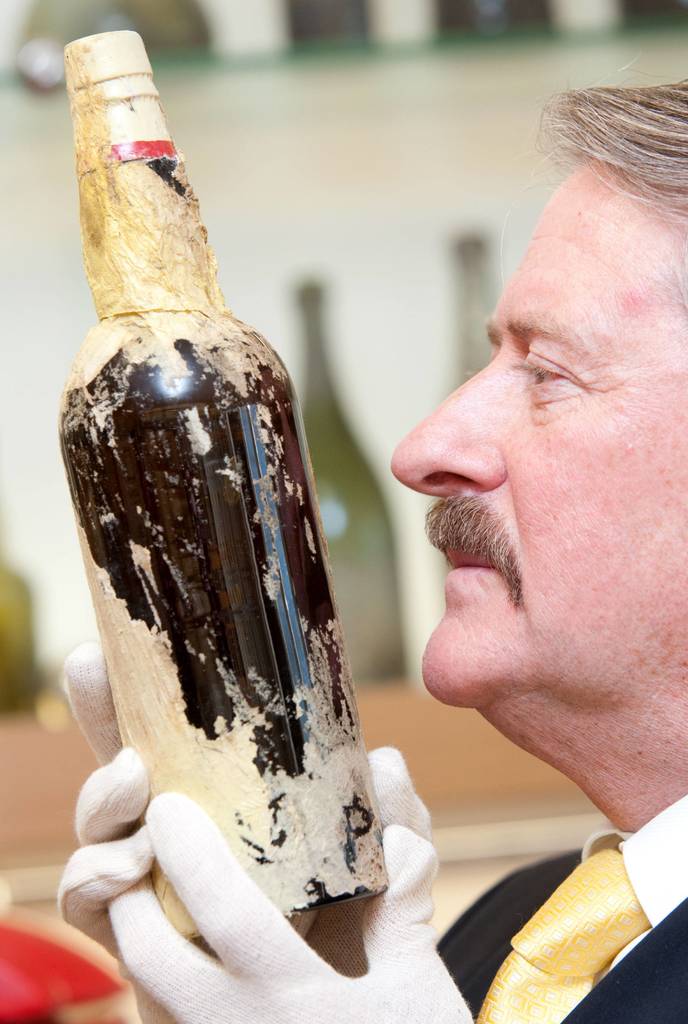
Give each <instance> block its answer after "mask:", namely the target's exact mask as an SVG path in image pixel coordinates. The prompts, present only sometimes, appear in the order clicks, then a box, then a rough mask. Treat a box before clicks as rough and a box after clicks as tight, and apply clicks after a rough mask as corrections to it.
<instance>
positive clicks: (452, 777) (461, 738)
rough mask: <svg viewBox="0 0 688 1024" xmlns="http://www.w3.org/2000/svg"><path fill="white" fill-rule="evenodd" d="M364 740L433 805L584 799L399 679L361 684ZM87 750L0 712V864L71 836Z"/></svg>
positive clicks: (478, 722)
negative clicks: (394, 752)
mask: <svg viewBox="0 0 688 1024" xmlns="http://www.w3.org/2000/svg"><path fill="white" fill-rule="evenodd" d="M358 703H359V709H360V712H361V718H362V721H363V729H364V734H365V740H366V744H367V746H368V749H372V748H374V747H377V746H382V745H392V746H396V747H399V748H400V749H401V750H402V752H403V753H404V756H405V757H406V760H407V763H408V765H409V768H410V771H411V775H412V777H413V779H414V781H415V784H416V787H417V789H418V792H419V793H420V794H421V796H422V797H423V799H424V800H425V801H426V803H427V804H428V805H429V807H430V808H431V810H432V811H433V812H434V813H435V814H438V813H439V814H440V816H446V817H448V818H451V819H452V820H455V821H460V820H476V818H478V819H482V820H488V821H489V820H494V819H495V816H496V819H497V820H502V819H503V818H505V817H508V816H509V809H510V808H514V809H515V814H516V815H519V814H520V815H522V814H524V813H528V811H529V810H530V811H532V813H534V814H542V813H554V814H556V813H568V812H569V811H577V810H586V809H588V808H589V807H590V805H589V803H588V802H587V801H586V800H585V798H584V797H582V795H581V794H580V793H579V792H578V790H577V789H576V788H575V786H573V784H572V783H571V782H569V781H568V780H567V779H565V778H564V777H563V776H562V775H560V774H559V773H558V772H556V771H554V770H553V769H551V768H548V767H547V766H546V765H544V764H542V763H541V762H540V761H537V760H536V759H535V758H533V757H531V756H530V755H528V754H526V753H524V752H523V751H521V750H519V749H518V748H517V747H515V746H514V745H513V744H511V743H509V742H508V741H507V740H505V739H504V738H503V737H501V736H500V735H499V734H498V733H497V732H496V731H495V730H494V729H493V728H492V727H491V726H490V725H488V724H487V723H486V722H485V721H483V719H482V718H481V717H480V716H479V715H478V714H477V713H476V712H474V711H468V710H463V709H458V708H449V707H445V706H444V705H441V704H439V703H437V702H436V701H434V700H433V699H432V698H430V697H429V696H427V695H426V694H425V693H424V692H419V691H417V690H413V689H411V688H410V687H406V686H384V687H379V688H373V687H371V688H368V689H362V690H359V693H358ZM94 767H95V759H94V757H93V754H92V753H91V751H90V749H89V747H88V745H87V744H86V742H85V740H84V739H83V738H82V736H81V734H80V732H79V730H78V729H77V727H76V726H75V725H72V726H70V727H69V728H67V729H65V730H64V731H61V732H48V731H46V730H45V729H43V728H42V727H40V726H39V725H38V723H37V722H35V721H34V720H33V719H32V718H30V717H28V716H18V717H11V718H5V719H2V720H0V780H1V781H0V866H18V865H31V864H39V863H41V862H43V863H47V862H49V861H50V860H51V859H54V860H55V861H57V860H59V859H60V858H61V857H63V856H64V854H65V853H66V852H67V851H69V850H70V849H72V848H73V847H74V846H75V845H76V840H75V838H74V831H73V820H74V807H75V802H76V796H77V793H78V791H79V788H80V787H81V785H82V783H83V782H84V780H85V779H86V776H87V775H88V774H89V772H91V771H92V770H93V768H94Z"/></svg>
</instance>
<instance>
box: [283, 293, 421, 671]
mask: <svg viewBox="0 0 688 1024" xmlns="http://www.w3.org/2000/svg"><path fill="white" fill-rule="evenodd" d="M297 299H298V304H299V308H300V311H301V316H302V320H303V331H304V336H305V342H306V358H307V369H306V388H305V397H304V406H303V415H304V421H305V427H306V435H307V437H308V444H309V448H310V453H311V459H312V462H313V471H314V473H315V481H316V486H317V490H318V496H319V499H320V512H321V515H322V521H323V527H324V530H325V536H326V537H327V543H328V547H329V551H330V558H331V565H332V572H333V575H334V587H335V594H336V596H337V603H338V605H339V609H340V612H341V616H342V621H343V624H344V633H345V636H346V640H347V647H348V650H349V654H350V657H351V662H352V668H353V675H354V679H355V680H356V681H357V682H359V683H362V682H370V681H380V680H384V679H387V680H389V679H394V678H396V679H399V678H400V677H401V676H402V674H403V653H402V640H401V623H400V613H399V599H398V590H397V579H396V570H395V557H394V542H393V537H392V528H391V524H390V520H389V516H388V513H387V509H386V507H385V502H384V498H383V495H382V492H381V490H380V487H379V485H378V483H377V481H376V479H375V477H374V475H373V473H372V471H371V469H370V466H369V465H368V462H367V461H366V458H365V456H364V455H363V453H362V452H361V449H360V448H359V446H358V444H357V442H356V440H355V439H354V437H353V435H352V433H351V431H350V429H349V427H348V425H347V423H346V419H345V417H344V413H343V411H342V408H341V405H340V404H339V401H338V399H337V394H336V392H335V389H334V387H333V383H332V375H331V371H330V367H329V364H328V359H327V352H326V348H325V331H324V323H323V320H324V317H323V300H324V292H323V288H322V286H321V285H320V284H318V283H316V282H308V283H305V284H303V285H301V286H300V287H299V288H298V290H297Z"/></svg>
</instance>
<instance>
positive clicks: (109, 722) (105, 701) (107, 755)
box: [65, 643, 122, 764]
mask: <svg viewBox="0 0 688 1024" xmlns="http://www.w3.org/2000/svg"><path fill="white" fill-rule="evenodd" d="M65 681H66V690H67V696H68V697H69V703H70V704H71V707H72V713H73V714H74V717H75V718H76V720H77V722H78V723H79V727H80V729H81V731H82V732H83V734H84V736H85V737H86V739H87V740H88V742H89V744H90V746H91V748H92V750H93V753H94V754H95V755H96V757H97V758H98V761H99V763H100V764H107V762H108V761H111V760H112V758H113V757H114V756H115V754H116V753H117V752H118V751H119V750H121V748H122V739H121V737H120V734H119V727H118V725H117V716H116V714H115V706H114V704H113V702H112V692H111V690H110V684H109V682H108V677H107V669H106V667H105V659H104V658H103V652H102V651H101V649H100V646H99V645H98V644H96V643H86V644H81V646H79V647H77V648H76V650H74V651H72V653H71V654H70V655H69V657H68V658H67V660H66V661H65Z"/></svg>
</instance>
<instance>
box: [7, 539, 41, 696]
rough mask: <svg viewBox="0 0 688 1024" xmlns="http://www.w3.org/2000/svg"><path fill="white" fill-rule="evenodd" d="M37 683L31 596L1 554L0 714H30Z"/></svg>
mask: <svg viewBox="0 0 688 1024" xmlns="http://www.w3.org/2000/svg"><path fill="white" fill-rule="evenodd" d="M36 683H37V680H36V668H35V660H34V647H33V625H32V602H31V592H30V590H29V587H28V585H27V583H26V582H25V580H24V579H23V578H22V577H21V576H20V575H19V574H18V573H17V572H15V570H14V569H12V568H10V566H9V565H8V564H7V563H6V562H5V558H4V553H3V552H2V551H1V550H0V714H5V713H7V712H9V711H29V710H31V709H32V707H33V703H34V699H35V696H36Z"/></svg>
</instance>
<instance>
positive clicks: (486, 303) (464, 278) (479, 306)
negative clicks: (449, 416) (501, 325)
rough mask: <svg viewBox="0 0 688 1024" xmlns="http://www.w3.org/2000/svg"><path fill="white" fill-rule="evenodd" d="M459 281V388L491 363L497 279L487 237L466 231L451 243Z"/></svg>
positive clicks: (455, 274)
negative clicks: (489, 321)
mask: <svg viewBox="0 0 688 1024" xmlns="http://www.w3.org/2000/svg"><path fill="white" fill-rule="evenodd" d="M451 257H452V261H453V263H454V280H455V282H456V284H455V288H456V309H457V313H456V318H457V336H458V337H457V349H458V353H459V367H458V373H457V380H456V382H455V384H454V387H459V386H460V385H461V384H463V383H464V382H465V381H466V380H468V378H469V377H472V376H473V374H474V373H478V371H479V370H482V368H483V367H484V366H486V365H487V363H489V361H490V344H489V341H488V338H487V332H486V330H485V322H486V320H487V318H488V316H489V315H490V312H491V311H492V306H493V303H494V297H495V296H494V292H495V288H494V278H493V270H492V254H491V248H490V243H489V241H488V239H487V237H486V236H485V235H482V234H480V233H478V232H466V233H465V234H462V235H458V236H456V237H455V238H454V239H453V240H452V242H451Z"/></svg>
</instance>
